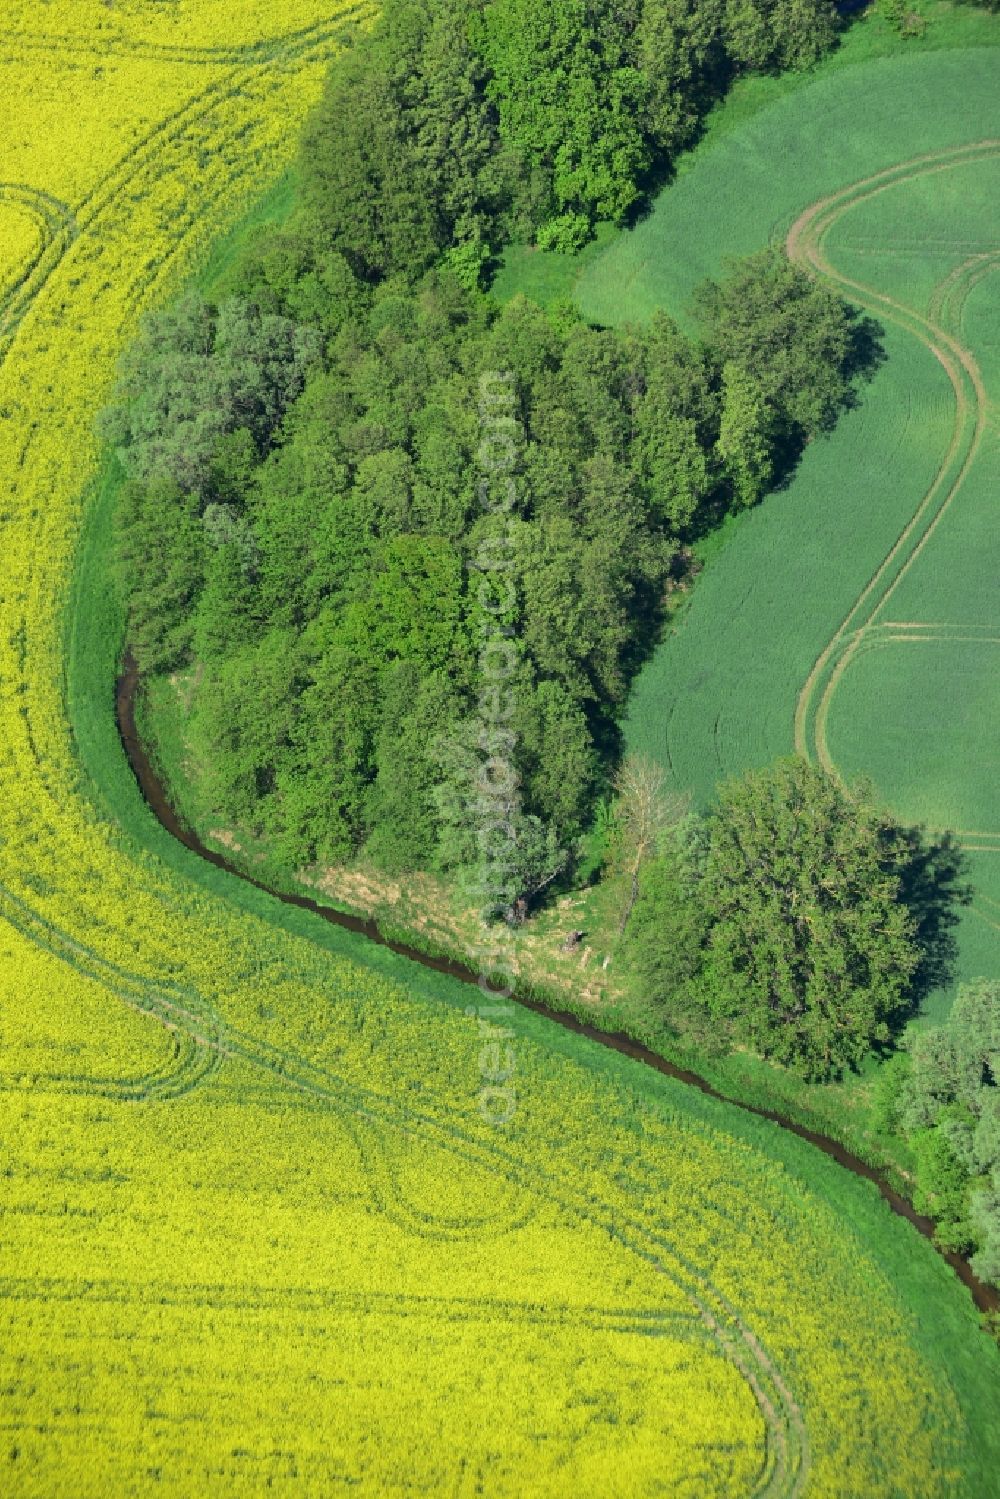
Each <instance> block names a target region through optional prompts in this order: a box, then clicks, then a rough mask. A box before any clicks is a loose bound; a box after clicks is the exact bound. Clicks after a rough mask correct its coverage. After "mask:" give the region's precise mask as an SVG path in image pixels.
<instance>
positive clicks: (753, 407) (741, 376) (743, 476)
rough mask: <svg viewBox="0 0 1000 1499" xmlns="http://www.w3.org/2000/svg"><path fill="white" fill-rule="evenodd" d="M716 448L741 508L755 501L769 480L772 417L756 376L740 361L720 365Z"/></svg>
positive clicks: (771, 455) (772, 452)
mask: <svg viewBox="0 0 1000 1499" xmlns="http://www.w3.org/2000/svg"><path fill="white" fill-rule="evenodd" d="M716 452H717V453H718V455H719V458H720V459H721V461H722V466H723V468H724V470H725V472H726V474H727V476H728V478H729V481H730V483H731V484H732V487H733V498H734V500H735V502H736V504H737V505H738V506H740V507H741V508H742V507H744V506H748V505H756V503H757V501H758V500H759V499H760V498H761V496H762V495H763V494H764V493H765V491H766V490H767V487H768V485H769V484H770V482H771V476H772V469H773V464H774V431H773V418H772V414H771V412H770V410H769V409H768V406H767V402H766V401H765V400H764V397H763V396H762V394H761V392H760V390H759V388H758V386H757V382H756V380H755V379H754V378H753V377H752V375H750V374H749V373H748V372H747V371H746V370H745V369H744V368H743V367H742V366H741V365H739V364H736V363H735V362H734V361H733V360H731V359H730V360H727V361H726V363H725V364H724V365H723V367H722V417H721V420H720V422H719V439H718V442H717V443H716Z"/></svg>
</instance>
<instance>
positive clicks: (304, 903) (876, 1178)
mask: <svg viewBox="0 0 1000 1499" xmlns="http://www.w3.org/2000/svg"><path fill="white" fill-rule="evenodd" d="M138 686H139V671H138V667H137V666H136V663H135V660H134V658H133V656H132V653H131V651H129V652H128V653H127V654H126V656H125V662H124V671H123V673H122V675H121V676H120V677H119V679H118V687H117V694H116V711H117V717H118V732H119V734H120V735H121V741H122V744H123V745H124V747H125V753H126V755H127V756H128V760H129V764H130V765H131V766H132V770H133V772H134V774H135V778H136V780H137V781H138V783H139V788H140V790H141V791H142V794H143V796H144V797H145V799H146V801H147V803H148V805H149V807H150V809H151V810H152V812H153V813H154V814H155V816H156V817H157V819H158V821H159V822H160V823H161V824H162V825H163V827H165V828H166V830H167V832H168V833H171V834H172V835H173V837H175V838H176V839H177V840H178V841H179V842H180V843H183V844H184V846H185V847H186V848H189V849H191V851H192V852H193V853H196V854H198V855H199V857H200V858H202V859H207V860H208V862H209V863H210V864H214V865H216V866H217V867H218V868H219V869H225V870H227V871H228V872H229V873H230V874H234V875H236V876H237V877H238V878H239V879H241V880H246V882H247V883H248V884H250V885H254V886H256V888H257V889H258V890H264V891H266V892H267V893H268V894H269V895H273V896H274V897H275V898H276V899H277V900H280V901H284V902H285V904H286V905H290V906H301V907H302V908H303V909H304V910H307V911H313V912H315V914H316V915H317V916H322V917H323V919H324V920H325V921H329V922H332V923H333V924H334V925H335V926H342V927H346V928H347V930H348V931H351V932H357V933H359V934H360V935H361V936H363V937H367V938H368V940H369V941H371V942H376V943H378V944H379V945H380V946H382V947H388V948H390V949H391V951H392V952H394V953H398V954H399V955H400V956H401V957H404V958H409V959H410V960H411V961H412V962H414V963H420V964H422V965H423V967H425V968H432V969H433V970H434V971H435V972H436V973H446V974H448V975H449V977H451V978H454V979H458V980H459V981H460V982H461V983H464V984H473V985H476V986H477V987H478V984H479V977H480V976H479V974H478V973H477V972H475V971H474V970H473V969H471V968H469V967H467V966H466V965H465V964H464V963H459V962H456V961H455V960H454V959H452V958H438V957H432V956H430V955H429V954H428V953H424V952H420V951H419V949H418V948H414V947H407V946H406V944H405V943H403V942H395V941H393V940H392V939H391V938H388V937H384V936H383V935H382V933H381V932H380V931H379V929H378V927H377V925H376V924H375V922H374V921H371V920H365V919H364V918H362V917H360V916H349V915H347V914H346V913H345V912H343V911H335V910H333V909H332V908H331V907H330V906H321V905H320V904H319V903H318V902H317V901H314V900H312V899H310V897H309V896H308V895H286V894H283V893H282V892H281V891H279V890H272V889H271V888H270V886H268V885H264V884H262V883H261V882H260V881H259V880H255V879H253V878H252V876H250V875H247V874H244V872H243V871H242V870H241V869H237V868H236V867H235V865H233V864H231V863H230V862H229V860H228V859H226V858H225V857H224V856H223V855H222V854H220V853H217V852H216V851H215V850H213V849H210V848H206V847H205V845H204V844H203V843H202V842H201V841H200V840H199V839H198V837H197V836H196V835H195V834H194V833H192V832H191V830H190V829H189V828H187V827H185V826H184V824H183V823H182V822H181V820H180V818H179V817H178V816H177V814H176V812H175V811H174V809H173V808H172V807H171V805H170V803H169V801H168V800H167V796H166V792H165V790H164V788H163V785H162V783H161V781H160V779H159V777H158V776H157V774H156V772H155V770H154V769H153V766H152V764H151V763H150V760H149V757H148V755H147V754H146V751H145V749H144V748H143V746H142V744H141V742H140V740H139V736H138V734H137V732H136V727H135V699H136V692H137V689H138ZM512 997H513V999H514V1000H515V1001H516V1003H517V1004H519V1005H521V1006H522V1007H523V1008H524V1009H527V1010H533V1011H535V1012H536V1013H537V1014H539V1015H544V1016H546V1017H547V1018H548V1019H549V1020H552V1021H554V1022H555V1023H556V1024H557V1025H561V1026H562V1027H563V1028H564V1029H565V1030H568V1031H573V1032H575V1033H576V1034H577V1035H578V1036H586V1037H588V1038H589V1039H590V1040H591V1041H596V1042H598V1043H599V1044H600V1045H601V1046H607V1047H609V1048H610V1049H611V1050H612V1051H617V1052H620V1053H621V1054H622V1055H623V1056H626V1057H631V1058H632V1059H633V1060H634V1061H636V1062H641V1063H643V1065H644V1066H646V1067H652V1068H653V1069H654V1070H655V1071H656V1072H662V1073H663V1074H664V1075H665V1076H666V1077H672V1078H675V1079H676V1080H677V1081H678V1082H682V1083H686V1084H687V1085H688V1086H689V1087H692V1088H697V1089H698V1091H699V1092H700V1093H705V1094H707V1095H708V1097H709V1098H717V1099H719V1100H720V1102H722V1103H728V1104H731V1105H733V1106H734V1107H736V1108H741V1109H743V1110H744V1111H745V1112H746V1113H748V1114H756V1115H757V1117H758V1118H760V1119H769V1120H770V1121H771V1122H772V1123H773V1124H777V1125H780V1126H781V1128H782V1129H786V1130H788V1131H789V1133H790V1134H793V1135H798V1137H799V1139H801V1140H808V1142H809V1144H810V1145H815V1147H816V1149H817V1150H821V1151H822V1152H823V1154H824V1155H828V1156H830V1157H831V1158H832V1159H833V1160H835V1161H836V1162H837V1164H838V1165H840V1166H843V1168H844V1170H845V1171H850V1172H852V1173H853V1174H854V1175H855V1176H861V1177H864V1179H865V1181H870V1182H874V1184H875V1186H876V1187H877V1188H878V1190H879V1191H880V1192H881V1194H882V1196H883V1197H884V1199H885V1201H886V1202H887V1203H888V1204H889V1206H890V1207H891V1208H892V1211H893V1212H894V1213H897V1214H898V1215H899V1217H900V1218H905V1219H906V1220H907V1222H908V1223H912V1224H913V1226H914V1228H916V1229H917V1230H918V1231H919V1232H920V1233H922V1234H923V1236H924V1238H925V1239H930V1240H931V1241H932V1242H933V1238H934V1220H933V1219H932V1218H925V1217H924V1216H923V1214H921V1213H918V1212H917V1211H916V1209H915V1208H914V1207H913V1204H912V1203H910V1202H908V1201H907V1200H906V1198H905V1197H903V1196H902V1194H901V1193H899V1192H897V1191H896V1190H895V1188H894V1187H892V1186H890V1184H889V1183H888V1182H887V1181H886V1179H885V1177H884V1176H883V1175H882V1174H881V1173H880V1172H879V1171H877V1170H876V1169H875V1167H874V1166H869V1165H868V1163H867V1162H866V1161H863V1160H861V1159H860V1157H859V1156H856V1155H852V1153H851V1152H850V1151H849V1150H847V1149H846V1148H845V1147H844V1146H843V1145H841V1144H840V1142H839V1141H837V1140H831V1139H830V1138H829V1137H828V1136H826V1135H820V1134H817V1133H816V1132H815V1131H814V1130H811V1129H807V1128H806V1126H805V1125H803V1124H797V1123H796V1122H795V1121H794V1120H793V1119H786V1118H784V1116H783V1115H781V1114H777V1113H774V1112H773V1111H772V1110H770V1109H761V1108H757V1107H755V1106H754V1105H752V1104H746V1103H740V1102H739V1100H738V1099H733V1098H727V1097H726V1095H725V1094H724V1093H720V1092H719V1091H718V1089H717V1088H713V1086H712V1084H711V1083H709V1082H707V1081H706V1079H705V1078H703V1077H699V1076H698V1074H697V1073H695V1072H688V1071H687V1070H686V1069H685V1068H683V1067H677V1066H675V1064H674V1063H673V1062H668V1061H667V1060H666V1058H665V1057H661V1056H658V1055H657V1053H656V1052H654V1051H650V1049H649V1048H648V1047H647V1046H643V1045H642V1043H641V1042H640V1041H633V1040H632V1038H631V1037H630V1036H625V1035H622V1034H620V1033H617V1032H609V1031H602V1030H598V1029H597V1027H596V1026H593V1025H588V1024H587V1023H586V1021H583V1020H578V1019H577V1017H576V1016H575V1015H570V1014H568V1013H567V1012H565V1011H563V1010H551V1009H549V1007H548V1006H547V1005H543V1004H539V1003H538V1002H537V1001H536V1000H532V999H526V998H523V997H521V996H519V995H517V994H515V995H513V996H512ZM935 1247H937V1246H935ZM938 1253H939V1254H941V1255H942V1256H943V1257H944V1259H946V1260H947V1261H948V1264H949V1265H950V1266H951V1268H952V1269H953V1270H954V1272H955V1274H956V1275H957V1276H958V1278H959V1279H960V1280H961V1281H962V1282H963V1284H964V1285H966V1286H968V1288H969V1290H970V1292H971V1293H972V1298H973V1300H974V1301H975V1303H976V1306H977V1307H978V1308H979V1309H980V1311H983V1312H997V1311H1000V1291H998V1290H997V1288H996V1287H994V1286H988V1285H986V1284H985V1283H984V1282H983V1281H981V1280H980V1279H979V1277H978V1276H977V1275H976V1274H975V1272H974V1271H973V1269H972V1266H971V1265H970V1264H969V1262H968V1260H966V1259H964V1258H963V1257H962V1256H961V1255H958V1254H953V1253H952V1252H951V1251H949V1250H943V1249H938Z"/></svg>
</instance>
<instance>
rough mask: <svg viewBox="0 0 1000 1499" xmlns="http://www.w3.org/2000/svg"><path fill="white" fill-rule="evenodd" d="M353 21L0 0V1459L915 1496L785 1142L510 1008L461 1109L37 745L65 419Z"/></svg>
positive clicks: (911, 1346) (110, 1492) (64, 1470)
mask: <svg viewBox="0 0 1000 1499" xmlns="http://www.w3.org/2000/svg"><path fill="white" fill-rule="evenodd" d="M365 14H366V13H365V10H364V8H363V7H355V8H353V9H352V10H347V9H343V8H342V9H341V11H340V13H339V14H337V13H334V14H331V12H330V10H329V9H324V8H322V7H320V6H319V5H318V4H317V3H316V0H282V3H280V4H279V3H272V0H246V3H244V4H242V5H240V6H232V5H230V4H227V5H225V6H224V5H223V4H222V3H218V0H146V3H139V0H133V3H122V0H118V3H115V4H110V3H109V4H104V3H98V0H48V3H42V0H32V3H14V4H10V3H9V0H8V4H7V5H6V6H5V10H4V20H3V27H4V34H0V62H2V66H3V73H2V78H3V88H2V89H0V100H2V106H0V107H2V110H3V114H2V117H0V143H2V146H0V161H2V163H3V165H2V175H3V178H4V180H3V182H0V232H2V241H0V243H2V251H0V542H2V546H0V598H2V620H3V629H2V632H0V917H2V921H0V1048H2V1050H0V1141H2V1160H0V1181H2V1188H0V1428H2V1436H0V1493H2V1494H4V1495H12V1496H13V1495H16V1496H19V1499H20V1496H25V1499H27V1496H34V1495H37V1496H46V1499H49V1496H55V1495H62V1494H72V1495H73V1496H74V1499H90V1496H93V1499H115V1496H124V1495H146V1494H150V1495H152V1494H157V1495H168V1494H170V1495H177V1496H184V1499H194V1496H200V1495H210V1496H211V1495H226V1494H244V1493H246V1494H249V1493H254V1494H256V1493H260V1494H263V1493H265V1492H270V1493H276V1494H282V1493H289V1494H292V1493H294V1494H296V1495H300V1494H301V1495H317V1496H323V1499H328V1496H330V1495H333V1494H339V1493H341V1492H348V1491H351V1492H358V1493H361V1494H371V1495H402V1494H408V1493H409V1494H411V1493H424V1494H433V1495H438V1494H440V1495H447V1496H455V1499H465V1496H473V1495H511V1496H517V1499H520V1496H525V1495H539V1496H548V1495H551V1496H559V1499H562V1496H567V1499H568V1496H591V1495H592V1496H601V1499H614V1496H621V1499H635V1496H641V1495H645V1494H661V1493H670V1494H671V1495H678V1496H690V1499H711V1496H713V1495H719V1496H729V1495H751V1494H760V1495H771V1496H778V1495H796V1494H800V1493H808V1494H810V1495H818V1496H833V1495H844V1496H847V1495H857V1494H865V1495H867V1496H872V1499H877V1496H880V1495H884V1496H887V1499H888V1496H889V1495H892V1494H899V1493H914V1494H916V1493H919V1494H920V1495H921V1496H923V1499H934V1496H936V1495H942V1496H943V1495H946V1494H951V1493H954V1492H956V1483H957V1482H958V1476H957V1473H956V1463H957V1461H958V1453H959V1451H960V1447H961V1440H962V1429H963V1417H962V1413H961V1411H960V1410H959V1408H958V1405H957V1402H956V1400H955V1397H954V1394H953V1392H952V1391H951V1389H950V1387H949V1385H948V1383H947V1381H946V1380H945V1379H944V1378H943V1377H942V1375H941V1373H940V1371H939V1370H937V1369H936V1368H933V1367H932V1366H931V1365H930V1364H929V1362H928V1361H927V1359H926V1358H925V1357H924V1355H923V1354H922V1353H920V1352H919V1351H918V1347H917V1341H916V1339H915V1336H914V1328H913V1324H912V1320H911V1317H910V1315H909V1313H908V1312H906V1311H905V1310H904V1308H903V1306H902V1303H901V1301H900V1299H899V1298H898V1296H897V1293H896V1291H895V1289H894V1287H893V1286H892V1284H891V1283H890V1281H889V1279H888V1276H887V1274H886V1273H885V1272H884V1271H883V1270H882V1269H881V1268H880V1266H879V1265H878V1264H877V1263H876V1262H875V1260H874V1259H873V1258H872V1256H871V1255H870V1254H869V1252H868V1251H867V1250H866V1249H865V1248H864V1247H863V1243H862V1240H861V1238H859V1237H858V1236H856V1234H855V1231H854V1229H853V1227H852V1225H851V1224H850V1223H849V1222H846V1221H844V1220H843V1219H842V1218H841V1217H840V1216H838V1214H837V1213H836V1212H835V1211H834V1209H833V1208H832V1207H831V1205H830V1204H829V1203H828V1202H827V1201H826V1200H825V1199H824V1198H823V1196H822V1195H821V1194H820V1193H819V1192H813V1191H811V1190H810V1189H809V1187H808V1186H807V1184H806V1183H805V1181H804V1179H803V1178H802V1176H800V1175H798V1174H796V1173H794V1172H793V1171H792V1170H791V1169H789V1168H787V1167H785V1166H783V1165H782V1164H781V1162H780V1160H778V1159H776V1158H772V1155H771V1154H770V1153H769V1152H767V1151H765V1150H764V1149H763V1148H758V1147H757V1146H755V1145H753V1144H751V1143H747V1142H746V1141H744V1140H742V1139H740V1138H737V1137H735V1136H733V1135H730V1134H728V1133H726V1132H725V1131H724V1128H723V1120H724V1119H725V1118H727V1117H729V1116H726V1115H725V1114H724V1113H723V1112H722V1111H720V1110H716V1111H715V1113H712V1112H711V1111H710V1106H709V1105H707V1104H700V1105H699V1106H698V1107H697V1108H695V1107H694V1105H691V1106H689V1105H688V1104H687V1103H686V1101H685V1095H684V1092H683V1090H681V1089H680V1088H673V1089H671V1088H670V1087H669V1086H668V1085H666V1084H664V1085H663V1087H662V1088H661V1089H660V1090H659V1096H658V1097H652V1096H650V1097H647V1096H645V1095H643V1096H639V1095H638V1094H636V1093H634V1092H633V1091H632V1090H631V1089H630V1088H629V1086H628V1085H627V1079H626V1081H621V1082H619V1083H618V1084H613V1081H612V1080H611V1079H609V1078H608V1077H607V1076H605V1075H604V1073H603V1072H601V1071H599V1070H597V1068H596V1065H595V1064H594V1063H592V1062H588V1060H587V1057H586V1055H585V1054H584V1053H580V1054H579V1055H578V1056H576V1057H574V1055H572V1054H571V1047H570V1043H562V1049H561V1050H560V1049H558V1048H557V1049H556V1050H555V1051H552V1052H550V1051H549V1050H547V1049H546V1048H544V1047H542V1046H541V1045H540V1044H539V1043H538V1040H537V1038H536V1039H534V1040H533V1039H531V1038H530V1037H529V1036H527V1035H524V1036H521V1037H516V1038H515V1041H514V1043H513V1052H514V1066H515V1072H516V1096H517V1107H516V1111H515V1113H514V1115H513V1118H512V1119H511V1120H510V1122H509V1123H508V1124H506V1125H505V1126H504V1127H502V1128H498V1127H496V1126H495V1125H491V1124H490V1123H488V1122H487V1121H486V1120H484V1119H483V1117H482V1115H481V1113H480V1111H479V1110H478V1108H477V1088H478V1086H479V1083H480V1080H481V1076H482V1065H483V1056H482V1053H483V1040H482V1035H481V1033H480V1022H479V1021H478V1020H477V1018H476V1017H475V1016H472V1017H470V1016H467V1015H466V1014H464V1013H463V1011H462V1009H461V1008H459V1007H455V1008H449V1007H448V1006H447V1005H444V1004H441V1005H440V1006H436V1005H433V1004H431V1003H430V1002H429V1001H427V1000H422V999H417V998H415V997H413V996H410V995H409V994H408V993H407V992H406V991H405V990H404V989H403V988H402V987H400V986H399V985H397V984H395V983H393V982H391V981H390V980H388V979H386V978H382V977H379V976H377V975H376V974H375V973H373V972H371V971H369V970H367V969H364V968H361V967H359V966H354V965H352V964H351V963H348V962H347V961H345V960H344V959H341V958H338V957H335V956H333V955H332V954H331V953H330V952H328V951H326V950H324V949H323V948H322V947H321V946H319V945H317V944H315V943H313V942H311V941H308V940H306V939H305V938H304V937H302V936H298V935H294V934H293V933H292V932H290V931H287V930H284V929H283V928H282V926H281V925H280V919H279V917H278V916H275V917H273V918H269V917H266V916H264V915H254V914H251V912H250V911H249V910H248V909H244V908H242V907H241V906H239V905H238V904H236V903H230V902H228V901H225V900H223V899H221V898H220V897H219V896H217V895H215V894H212V893H210V892H209V891H208V890H207V889H206V888H204V887H203V886H201V885H199V884H198V883H196V882H194V881H193V880H187V879H184V878H182V877H181V876H180V875H179V874H178V873H176V872H175V871H174V870H172V869H171V868H168V867H167V865H166V864H165V863H164V862H162V861H161V860H160V859H159V858H158V857H157V856H156V855H155V854H154V853H153V852H150V851H146V850H144V849H143V848H141V847H140V846H139V845H138V844H137V842H136V841H135V840H134V839H133V838H132V837H131V836H130V835H128V834H126V833H124V832H123V831H122V830H121V829H119V828H118V827H117V826H116V825H115V823H114V821H113V820H112V819H111V818H110V817H109V816H108V814H107V811H106V809H105V807H104V805H103V803H102V800H101V797H100V795H99V793H98V791H97V789H96V788H95V787H93V786H92V785H91V784H90V782H89V781H88V779H87V777H86V776H85V774H84V773H83V771H82V769H81V766H80V763H79V760H78V755H77V749H76V745H75V742H74V735H73V730H72V726H71V721H70V715H69V711H68V707H67V684H66V674H65V658H66V650H67V639H68V634H67V631H68V630H71V629H72V623H71V622H70V623H67V603H68V599H69V588H70V580H71V576H72V569H73V564H74V555H75V548H76V544H77V541H78V538H79V535H80V529H81V518H82V510H83V506H84V504H85V503H86V500H85V497H86V495H87V494H88V483H89V482H90V481H91V479H92V478H93V475H94V472H95V468H96V462H97V453H96V450H95V444H94V439H93V436H92V424H93V420H94V416H95V414H96V412H97V410H98V409H99V407H100V406H101V404H102V401H103V400H104V399H105V398H106V394H107V392H108V389H109V385H110V382H111V381H112V379H113V376H114V368H115V361H116V358H117V356H118V355H119V353H120V351H121V350H122V348H123V347H124V345H125V343H126V342H127V340H128V338H129V337H130V335H131V333H132V332H133V330H134V328H135V326H136V322H137V319H138V317H139V316H140V314H141V313H142V312H143V310H144V309H147V308H149V307H151V306H154V305H157V304H159V303H162V302H163V300H164V299H165V298H166V297H167V296H168V295H169V294H170V293H171V292H172V291H173V290H174V289H175V288H177V287H178V286H179V285H180V284H181V282H182V280H183V278H184V277H185V275H186V274H187V273H189V271H190V270H191V269H192V268H193V267H194V266H196V265H197V264H198V262H199V259H200V258H201V257H203V256H204V254H205V252H206V250H207V247H208V246H209V245H210V243H211V242H212V240H213V238H215V237H217V236H218V235H219V233H220V232H222V231H223V230H224V229H225V228H226V227H227V226H228V225H230V224H231V223H233V222H234V220H235V219H236V218H237V217H238V216H239V214H240V213H241V211H243V210H244V209H245V208H246V207H247V206H248V205H249V204H250V203H251V202H252V201H253V200H254V198H255V197H256V196H257V195H258V194H259V193H260V192H261V190H262V189H263V188H264V187H265V186H266V185H267V184H268V183H269V182H270V181H271V180H273V179H274V177H275V176H276V174H277V173H278V172H279V171H280V169H281V168H282V166H283V165H284V164H285V163H286V162H287V161H288V159H289V157H290V154H291V153H292V151H293V149H294V143H295V137H296V130H297V126H298V124H299V122H300V121H301V119H302V117H303V115H304V113H305V111H306V110H307V109H308V107H309V105H310V103H311V101H312V100H313V99H314V98H315V97H316V94H317V90H318V88H319V85H320V82H321V78H322V73H323V69H324V66H325V64H326V63H327V62H328V60H329V58H330V57H331V56H332V55H334V53H335V52H336V49H337V47H338V44H339V39H340V38H341V37H342V35H343V27H344V26H345V25H346V24H348V23H349V22H353V21H355V20H358V21H363V20H364V19H365ZM107 711H108V712H109V713H110V712H111V701H110V691H109V701H108V703H107ZM469 992H470V994H471V995H472V996H473V999H475V998H476V995H475V991H469ZM536 1029H537V1028H536ZM623 1076H624V1071H623ZM713 1121H718V1122H713ZM899 1232H903V1230H902V1229H900V1230H899ZM919 1247H920V1246H916V1245H915V1248H919ZM929 1253H930V1252H929V1251H927V1254H928V1256H929ZM938 1268H941V1267H938V1266H936V1265H932V1266H930V1267H929V1273H930V1272H931V1271H933V1270H936V1269H938ZM941 1275H942V1277H944V1275H945V1272H944V1270H943V1268H941Z"/></svg>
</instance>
